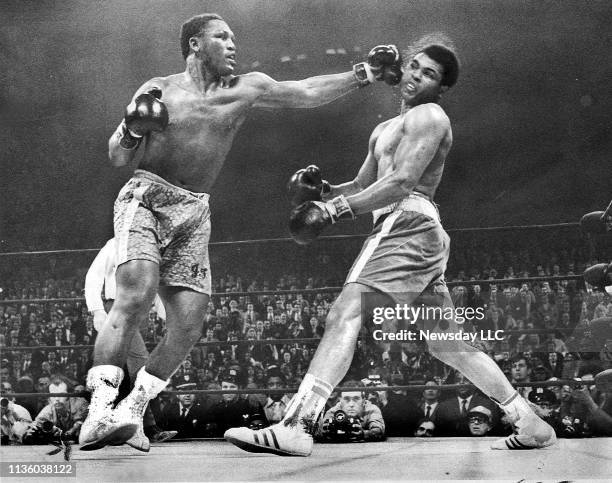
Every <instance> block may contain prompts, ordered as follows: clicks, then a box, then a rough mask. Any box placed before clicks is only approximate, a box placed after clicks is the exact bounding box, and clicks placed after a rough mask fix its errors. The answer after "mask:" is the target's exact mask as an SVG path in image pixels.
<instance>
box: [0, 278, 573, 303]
mask: <svg viewBox="0 0 612 483" xmlns="http://www.w3.org/2000/svg"><path fill="white" fill-rule="evenodd" d="M565 280H567V281H570V280H576V281H581V280H583V278H582V275H555V276H549V277H518V278H494V279H488V280H454V281H452V282H446V285H447V286H449V287H456V286H462V287H463V286H467V285H487V284H489V285H491V284H494V285H497V284H500V285H514V284H519V283H528V282H561V281H565ZM342 288H343V287H340V286H338V287H319V288H304V289H292V290H253V291H250V292H244V291H242V292H213V293H212V294H211V297H240V296H245V297H248V296H260V295H303V294H320V293H326V292H340V291H342ZM84 301H85V298H84V297H57V298H48V299H4V300H0V305H8V304H44V303H58V302H84Z"/></svg>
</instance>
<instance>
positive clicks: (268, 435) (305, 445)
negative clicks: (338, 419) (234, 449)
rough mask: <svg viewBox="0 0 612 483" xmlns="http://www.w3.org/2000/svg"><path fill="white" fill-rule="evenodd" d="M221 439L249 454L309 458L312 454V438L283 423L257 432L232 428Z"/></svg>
mask: <svg viewBox="0 0 612 483" xmlns="http://www.w3.org/2000/svg"><path fill="white" fill-rule="evenodd" d="M223 437H224V438H225V439H226V440H227V441H229V442H230V443H232V444H234V445H235V446H238V447H239V448H240V449H243V450H244V451H249V452H250V453H272V454H276V455H279V456H309V455H310V453H312V444H313V442H312V436H311V435H310V434H308V433H306V432H304V431H302V430H301V429H298V428H297V427H296V426H285V424H284V423H283V422H280V423H277V424H273V425H272V426H270V427H267V428H263V429H258V430H252V429H249V428H232V429H228V430H227V431H226V432H225V434H224V435H223Z"/></svg>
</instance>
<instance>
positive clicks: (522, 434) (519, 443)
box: [491, 413, 557, 450]
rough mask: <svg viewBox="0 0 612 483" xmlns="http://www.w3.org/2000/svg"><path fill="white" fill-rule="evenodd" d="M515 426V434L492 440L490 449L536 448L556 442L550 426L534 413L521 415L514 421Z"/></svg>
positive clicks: (553, 431)
mask: <svg viewBox="0 0 612 483" xmlns="http://www.w3.org/2000/svg"><path fill="white" fill-rule="evenodd" d="M515 426H516V428H517V432H516V433H515V434H513V435H511V436H508V437H506V438H503V439H499V440H497V441H494V442H493V444H492V445H491V449H504V450H509V449H510V450H517V449H537V448H544V447H546V446H551V445H553V444H555V443H556V442H557V436H556V435H555V430H554V429H553V428H552V426H551V425H550V424H548V423H547V422H545V421H543V420H542V419H540V418H539V417H538V416H536V415H535V414H534V413H529V414H526V415H525V416H523V417H522V418H521V419H519V420H518V421H517V422H516V423H515Z"/></svg>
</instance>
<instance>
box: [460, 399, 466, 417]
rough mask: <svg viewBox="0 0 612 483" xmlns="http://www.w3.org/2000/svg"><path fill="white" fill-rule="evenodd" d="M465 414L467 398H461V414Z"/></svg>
mask: <svg viewBox="0 0 612 483" xmlns="http://www.w3.org/2000/svg"><path fill="white" fill-rule="evenodd" d="M466 414H467V399H462V400H461V416H465V415H466Z"/></svg>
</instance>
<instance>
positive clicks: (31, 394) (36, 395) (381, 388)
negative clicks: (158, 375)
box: [8, 379, 590, 398]
mask: <svg viewBox="0 0 612 483" xmlns="http://www.w3.org/2000/svg"><path fill="white" fill-rule="evenodd" d="M589 382H590V381H589ZM577 384H582V383H581V382H579V381H576V380H574V379H559V380H556V381H537V382H516V383H513V384H512V385H513V386H514V387H551V386H568V385H577ZM432 388H435V389H439V390H444V389H459V388H476V389H478V388H477V387H476V386H475V385H474V384H438V385H435V386H431V385H429V386H427V385H425V384H411V385H400V386H354V387H353V386H351V387H343V386H338V387H336V388H335V389H334V391H337V392H349V391H351V392H353V391H362V392H377V391H423V390H425V389H432ZM298 389H299V388H298V387H285V388H279V389H272V388H265V387H254V388H249V389H192V390H190V391H162V392H161V393H160V394H169V395H173V396H180V395H182V394H202V395H216V394H247V395H248V394H263V393H266V394H285V393H294V392H297V391H298ZM88 395H89V392H88V391H80V392H54V393H48V392H43V393H41V392H19V393H17V392H16V393H11V394H9V395H8V396H10V397H15V398H18V397H31V398H49V397H87V396H88Z"/></svg>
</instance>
